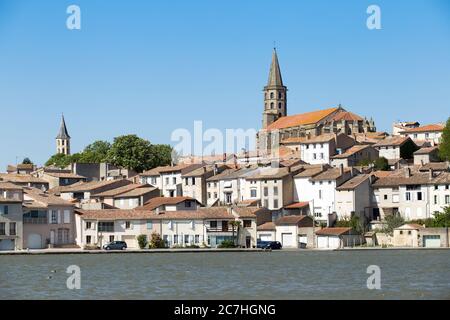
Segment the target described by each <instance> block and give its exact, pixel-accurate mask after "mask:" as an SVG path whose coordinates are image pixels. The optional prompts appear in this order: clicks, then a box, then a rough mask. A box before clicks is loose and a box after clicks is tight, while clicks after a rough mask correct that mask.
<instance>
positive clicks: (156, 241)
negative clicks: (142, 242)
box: [149, 232, 166, 249]
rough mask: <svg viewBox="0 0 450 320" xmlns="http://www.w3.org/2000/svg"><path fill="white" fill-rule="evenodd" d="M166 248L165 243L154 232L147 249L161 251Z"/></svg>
mask: <svg viewBox="0 0 450 320" xmlns="http://www.w3.org/2000/svg"><path fill="white" fill-rule="evenodd" d="M165 247H166V243H165V242H164V240H163V239H161V236H160V235H159V234H158V233H156V232H154V233H152V237H151V239H150V243H149V248H150V249H162V248H165Z"/></svg>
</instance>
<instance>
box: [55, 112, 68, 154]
mask: <svg viewBox="0 0 450 320" xmlns="http://www.w3.org/2000/svg"><path fill="white" fill-rule="evenodd" d="M56 153H58V154H59V153H62V154H65V155H70V136H69V132H68V131H67V127H66V121H65V120H64V115H62V116H61V126H60V128H59V133H58V135H57V136H56Z"/></svg>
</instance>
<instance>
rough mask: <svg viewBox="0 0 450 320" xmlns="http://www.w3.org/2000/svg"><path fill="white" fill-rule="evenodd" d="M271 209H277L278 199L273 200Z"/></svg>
mask: <svg viewBox="0 0 450 320" xmlns="http://www.w3.org/2000/svg"><path fill="white" fill-rule="evenodd" d="M273 207H274V208H278V199H273Z"/></svg>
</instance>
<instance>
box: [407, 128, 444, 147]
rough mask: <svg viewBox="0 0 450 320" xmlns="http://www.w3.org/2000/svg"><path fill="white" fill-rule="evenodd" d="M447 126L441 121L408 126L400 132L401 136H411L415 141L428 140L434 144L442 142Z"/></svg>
mask: <svg viewBox="0 0 450 320" xmlns="http://www.w3.org/2000/svg"><path fill="white" fill-rule="evenodd" d="M444 128H445V126H444V125H443V124H441V123H437V124H429V125H426V126H421V127H415V128H407V129H405V130H403V131H401V132H400V136H403V137H411V139H412V140H413V141H427V142H430V143H431V145H432V146H436V145H438V144H439V143H440V142H441V137H442V132H443V131H444Z"/></svg>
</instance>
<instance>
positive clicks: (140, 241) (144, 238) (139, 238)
mask: <svg viewBox="0 0 450 320" xmlns="http://www.w3.org/2000/svg"><path fill="white" fill-rule="evenodd" d="M137 242H138V245H139V248H141V249H145V247H146V246H147V244H148V241H147V236H146V235H145V234H140V235H138V236H137Z"/></svg>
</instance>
